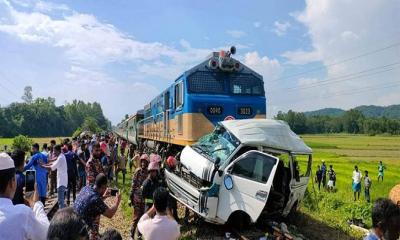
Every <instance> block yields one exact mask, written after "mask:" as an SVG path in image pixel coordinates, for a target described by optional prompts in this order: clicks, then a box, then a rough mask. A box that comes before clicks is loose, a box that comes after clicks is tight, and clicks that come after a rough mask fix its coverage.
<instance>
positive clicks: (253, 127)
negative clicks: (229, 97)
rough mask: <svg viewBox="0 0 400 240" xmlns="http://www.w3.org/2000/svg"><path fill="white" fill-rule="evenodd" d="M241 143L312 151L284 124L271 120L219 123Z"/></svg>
mask: <svg viewBox="0 0 400 240" xmlns="http://www.w3.org/2000/svg"><path fill="white" fill-rule="evenodd" d="M220 124H221V125H222V126H223V127H225V128H226V129H227V130H228V131H230V132H231V133H233V134H234V135H235V136H236V137H237V138H238V139H239V141H240V142H241V143H243V144H246V145H257V146H265V147H271V148H274V149H279V150H286V151H289V152H292V153H302V154H311V153H312V150H311V148H310V147H308V146H307V145H306V144H305V143H304V141H303V140H302V139H301V138H300V137H299V136H298V135H297V134H295V133H294V132H293V131H292V130H291V129H290V127H289V125H287V123H286V122H284V121H280V120H272V119H244V120H228V121H223V122H220Z"/></svg>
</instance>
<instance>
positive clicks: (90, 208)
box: [74, 173, 121, 239]
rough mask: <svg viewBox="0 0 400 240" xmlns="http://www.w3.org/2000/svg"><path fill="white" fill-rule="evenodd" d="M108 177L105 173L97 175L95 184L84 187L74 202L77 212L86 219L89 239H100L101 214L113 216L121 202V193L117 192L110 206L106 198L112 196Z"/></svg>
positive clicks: (108, 216)
mask: <svg viewBox="0 0 400 240" xmlns="http://www.w3.org/2000/svg"><path fill="white" fill-rule="evenodd" d="M110 195H111V191H110V190H109V189H108V188H107V177H106V175H105V174H104V173H99V174H98V175H97V176H96V179H95V183H94V185H93V186H91V185H88V186H86V187H83V188H82V190H81V192H80V193H79V195H78V196H77V198H76V200H75V202H74V210H75V212H76V213H77V214H78V215H79V216H80V217H81V218H82V219H83V220H84V221H85V223H86V224H87V225H88V229H89V239H99V226H100V216H101V215H103V216H105V217H107V218H112V217H113V216H114V214H115V213H116V212H117V209H118V206H119V204H120V202H121V195H120V194H119V193H118V192H116V196H115V201H114V204H113V205H112V206H111V207H109V206H108V205H107V204H106V203H105V202H104V200H105V199H106V198H108V197H110Z"/></svg>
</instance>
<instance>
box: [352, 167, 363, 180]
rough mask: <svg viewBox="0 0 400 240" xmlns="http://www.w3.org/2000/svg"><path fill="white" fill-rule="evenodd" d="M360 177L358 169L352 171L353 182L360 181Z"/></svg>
mask: <svg viewBox="0 0 400 240" xmlns="http://www.w3.org/2000/svg"><path fill="white" fill-rule="evenodd" d="M361 177H362V175H361V172H360V171H358V172H356V170H354V171H353V182H354V183H360V182H361Z"/></svg>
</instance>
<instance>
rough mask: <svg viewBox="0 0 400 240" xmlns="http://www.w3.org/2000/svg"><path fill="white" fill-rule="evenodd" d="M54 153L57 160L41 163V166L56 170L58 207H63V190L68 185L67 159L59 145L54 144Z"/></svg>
mask: <svg viewBox="0 0 400 240" xmlns="http://www.w3.org/2000/svg"><path fill="white" fill-rule="evenodd" d="M54 153H55V155H56V156H57V160H56V161H54V162H53V163H49V164H43V165H42V167H44V168H46V169H48V170H52V171H54V170H57V195H58V207H59V209H62V208H64V207H65V201H64V199H65V191H66V189H67V186H68V168H67V160H66V159H65V155H64V154H63V153H62V152H61V145H56V146H54Z"/></svg>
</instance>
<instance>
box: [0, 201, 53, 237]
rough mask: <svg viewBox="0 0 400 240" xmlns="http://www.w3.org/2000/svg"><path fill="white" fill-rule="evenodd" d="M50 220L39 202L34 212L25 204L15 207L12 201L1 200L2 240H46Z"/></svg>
mask: <svg viewBox="0 0 400 240" xmlns="http://www.w3.org/2000/svg"><path fill="white" fill-rule="evenodd" d="M49 224H50V223H49V220H48V219H47V215H46V213H45V211H44V207H43V204H42V203H41V202H40V201H38V202H36V203H35V205H34V206H33V211H32V209H30V208H29V207H27V206H26V205H24V204H17V205H13V203H12V201H11V199H8V198H0V239H1V240H3V239H38V240H42V239H43V240H45V239H46V237H47V229H48V228H49Z"/></svg>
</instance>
